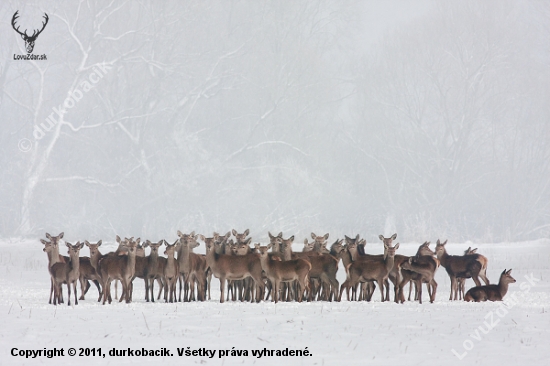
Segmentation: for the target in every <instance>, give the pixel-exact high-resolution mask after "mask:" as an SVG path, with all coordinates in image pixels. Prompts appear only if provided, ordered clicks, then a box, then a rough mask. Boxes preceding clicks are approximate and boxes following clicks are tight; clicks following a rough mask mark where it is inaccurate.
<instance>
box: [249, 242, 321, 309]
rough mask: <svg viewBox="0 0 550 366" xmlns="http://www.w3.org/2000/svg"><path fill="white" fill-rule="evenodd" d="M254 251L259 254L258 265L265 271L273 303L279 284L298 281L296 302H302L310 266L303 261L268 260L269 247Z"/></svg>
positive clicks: (306, 288) (307, 286) (276, 299)
mask: <svg viewBox="0 0 550 366" xmlns="http://www.w3.org/2000/svg"><path fill="white" fill-rule="evenodd" d="M256 249H257V250H258V251H259V252H260V263H261V267H262V269H263V270H264V271H265V273H266V275H267V278H268V279H269V280H270V281H271V284H272V286H273V296H272V299H274V301H275V303H277V301H278V298H279V296H278V292H279V291H278V290H279V286H280V283H281V282H291V281H298V284H299V287H300V288H299V289H298V290H299V291H298V296H297V300H298V302H302V291H304V290H308V291H309V281H308V274H309V271H310V270H311V264H310V263H309V262H308V261H306V260H303V259H293V260H288V261H277V260H273V259H271V258H269V255H268V250H269V249H271V245H267V246H259V245H258V246H257V247H256Z"/></svg>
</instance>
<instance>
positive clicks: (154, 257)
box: [148, 251, 173, 268]
mask: <svg viewBox="0 0 550 366" xmlns="http://www.w3.org/2000/svg"><path fill="white" fill-rule="evenodd" d="M172 256H173V255H172ZM148 259H149V260H148V262H149V265H150V266H152V268H157V263H158V259H159V253H158V252H153V251H151V254H149V258H148Z"/></svg>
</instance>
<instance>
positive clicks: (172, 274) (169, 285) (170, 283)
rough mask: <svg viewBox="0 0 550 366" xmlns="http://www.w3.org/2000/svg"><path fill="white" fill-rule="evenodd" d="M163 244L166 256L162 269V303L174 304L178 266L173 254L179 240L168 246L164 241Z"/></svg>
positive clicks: (178, 272)
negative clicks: (163, 284)
mask: <svg viewBox="0 0 550 366" xmlns="http://www.w3.org/2000/svg"><path fill="white" fill-rule="evenodd" d="M164 243H165V244H166V250H165V251H164V254H165V255H166V256H167V259H166V267H164V281H165V286H164V287H165V289H164V302H168V301H170V302H174V301H176V284H177V283H178V278H179V277H180V270H179V265H178V261H177V260H176V258H175V253H176V247H177V245H178V244H179V243H180V240H176V241H175V242H174V244H172V245H170V244H168V243H167V242H166V241H165V242H164ZM167 294H169V295H167ZM168 297H170V300H168Z"/></svg>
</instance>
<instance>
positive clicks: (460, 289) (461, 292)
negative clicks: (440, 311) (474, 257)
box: [456, 247, 477, 300]
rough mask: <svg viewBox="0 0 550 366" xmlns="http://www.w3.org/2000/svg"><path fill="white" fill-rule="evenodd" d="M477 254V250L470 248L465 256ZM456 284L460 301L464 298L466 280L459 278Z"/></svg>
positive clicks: (465, 252)
mask: <svg viewBox="0 0 550 366" xmlns="http://www.w3.org/2000/svg"><path fill="white" fill-rule="evenodd" d="M476 253H477V248H474V249H472V247H468V249H466V250H465V251H464V255H470V254H476ZM456 282H457V286H458V299H459V300H462V299H463V297H464V287H465V285H466V279H465V278H457V279H456Z"/></svg>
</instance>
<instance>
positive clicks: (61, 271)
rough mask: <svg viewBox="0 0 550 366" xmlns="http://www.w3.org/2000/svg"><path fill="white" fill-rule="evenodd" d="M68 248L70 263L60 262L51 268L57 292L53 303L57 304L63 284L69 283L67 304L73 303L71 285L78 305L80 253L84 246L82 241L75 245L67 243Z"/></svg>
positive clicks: (75, 302)
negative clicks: (77, 287) (77, 289)
mask: <svg viewBox="0 0 550 366" xmlns="http://www.w3.org/2000/svg"><path fill="white" fill-rule="evenodd" d="M66 245H67V248H69V258H70V261H69V262H68V263H61V262H58V263H56V264H54V265H53V266H52V267H51V268H50V274H51V276H52V281H53V282H54V284H55V287H54V288H55V294H54V299H53V304H54V305H57V299H58V298H59V295H60V293H61V285H62V284H64V283H65V284H67V298H68V301H67V305H69V306H70V305H71V285H72V286H73V290H74V304H75V305H78V299H77V294H76V281H77V280H78V279H79V277H80V271H79V267H80V260H79V259H78V257H79V254H80V249H82V247H83V246H84V244H81V243H80V242H77V243H76V244H75V245H72V244H70V243H66Z"/></svg>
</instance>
